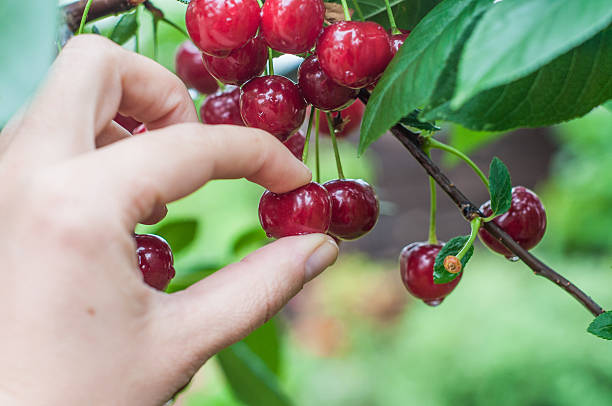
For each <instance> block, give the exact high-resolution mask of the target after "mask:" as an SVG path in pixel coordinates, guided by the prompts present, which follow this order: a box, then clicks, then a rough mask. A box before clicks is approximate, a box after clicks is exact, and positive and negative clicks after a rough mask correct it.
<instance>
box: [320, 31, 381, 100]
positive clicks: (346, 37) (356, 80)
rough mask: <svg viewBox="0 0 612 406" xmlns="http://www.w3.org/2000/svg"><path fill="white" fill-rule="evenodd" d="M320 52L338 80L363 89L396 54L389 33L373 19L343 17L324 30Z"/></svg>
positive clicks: (323, 61)
mask: <svg viewBox="0 0 612 406" xmlns="http://www.w3.org/2000/svg"><path fill="white" fill-rule="evenodd" d="M317 56H318V57H319V63H320V64H321V67H322V68H323V70H324V71H325V73H326V74H327V75H328V76H329V77H330V78H332V80H334V81H335V82H337V83H339V84H341V85H343V86H347V87H352V88H354V89H360V88H362V87H367V86H368V85H369V84H371V83H374V81H375V80H376V79H378V78H379V77H380V75H381V74H382V73H383V71H384V70H385V68H386V67H387V65H388V64H389V61H390V60H391V58H392V57H393V54H392V52H391V44H390V41H389V34H387V32H386V31H385V29H384V28H383V27H381V26H380V25H378V24H376V23H374V22H371V21H340V22H337V23H334V24H332V25H330V26H328V27H326V28H325V29H324V30H323V33H322V34H321V36H320V37H319V40H318V42H317Z"/></svg>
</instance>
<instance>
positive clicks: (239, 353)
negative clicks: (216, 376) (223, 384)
mask: <svg viewBox="0 0 612 406" xmlns="http://www.w3.org/2000/svg"><path fill="white" fill-rule="evenodd" d="M217 359H218V360H219V364H220V365H221V369H222V370H223V373H224V374H225V377H226V379H227V382H228V383H229V385H230V387H231V388H232V391H233V392H234V395H235V396H236V398H238V399H239V400H241V401H242V402H244V403H246V404H247V405H249V406H261V405H265V406H289V405H291V404H292V403H291V401H290V400H289V398H288V397H287V395H285V394H284V393H283V391H282V390H281V388H280V385H279V382H278V379H277V378H276V376H275V375H274V374H273V373H272V371H270V369H269V368H268V367H267V366H266V364H265V363H264V362H263V361H262V360H261V358H259V357H258V356H257V355H256V354H255V353H254V352H253V351H252V350H251V349H250V348H249V346H248V345H246V344H245V343H243V342H238V343H236V344H234V345H232V346H230V347H228V348H226V349H224V350H222V351H221V352H219V353H218V354H217Z"/></svg>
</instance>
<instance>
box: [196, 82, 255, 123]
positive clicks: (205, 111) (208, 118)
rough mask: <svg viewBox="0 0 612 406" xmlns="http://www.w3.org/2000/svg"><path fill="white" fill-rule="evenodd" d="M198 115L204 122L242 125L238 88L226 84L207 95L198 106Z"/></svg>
mask: <svg viewBox="0 0 612 406" xmlns="http://www.w3.org/2000/svg"><path fill="white" fill-rule="evenodd" d="M200 117H202V122H203V123H205V124H233V125H241V126H244V122H243V121H242V117H241V116H240V88H238V87H234V86H231V87H230V86H228V88H227V89H225V90H224V91H222V92H217V93H215V94H212V95H210V96H208V97H207V98H206V100H204V103H203V104H202V106H201V107H200Z"/></svg>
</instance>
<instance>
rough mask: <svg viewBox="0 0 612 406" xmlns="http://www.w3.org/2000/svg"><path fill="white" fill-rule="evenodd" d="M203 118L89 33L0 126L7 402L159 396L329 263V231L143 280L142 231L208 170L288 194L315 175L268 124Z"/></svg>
mask: <svg viewBox="0 0 612 406" xmlns="http://www.w3.org/2000/svg"><path fill="white" fill-rule="evenodd" d="M117 111H119V112H121V113H122V114H125V115H129V116H132V117H135V118H136V119H138V120H139V121H142V122H144V123H146V125H147V128H148V129H149V131H148V132H147V133H146V134H143V135H140V136H133V137H131V136H130V135H129V134H128V133H127V132H126V131H125V130H123V129H122V128H121V127H120V126H118V125H117V124H116V123H114V122H113V121H112V118H113V117H114V116H115V113H116V112H117ZM196 122H197V116H196V112H195V109H194V106H193V103H192V101H191V99H190V97H189V95H188V93H187V91H186V89H185V87H184V86H183V85H182V83H181V82H180V81H179V80H178V79H177V78H176V77H175V76H174V75H172V74H171V73H169V72H168V71H166V70H165V69H164V68H162V67H161V66H160V65H158V64H156V63H155V62H153V61H152V60H150V59H147V58H145V57H143V56H140V55H136V54H133V53H130V52H128V51H126V50H124V49H122V48H120V47H118V46H116V45H114V44H112V43H111V42H110V41H108V40H106V39H103V38H101V37H98V36H86V35H83V36H78V37H76V38H75V39H73V40H71V41H70V42H69V43H68V44H67V45H66V47H65V48H64V50H63V51H62V53H61V54H60V56H59V57H58V59H57V60H56V62H55V65H54V67H53V69H52V71H51V73H50V75H49V77H48V80H47V83H46V84H45V85H44V87H43V88H42V89H41V91H40V92H39V94H38V95H37V96H36V97H35V98H34V99H33V101H32V102H31V103H30V104H29V105H28V106H27V107H26V108H25V110H24V111H22V112H21V113H19V114H18V115H17V116H16V117H15V118H14V119H13V120H12V121H11V122H10V123H9V124H8V125H7V127H6V128H5V129H4V130H3V132H2V134H1V135H0V184H1V185H2V195H1V196H0V213H2V216H3V221H2V227H1V228H0V241H2V242H3V243H2V245H1V246H0V275H1V277H2V283H1V284H0V298H1V303H0V325H2V328H1V329H0V343H1V345H0V359H1V360H2V371H1V372H0V404H2V405H5V404H6V405H12V404H24V405H39V404H40V405H42V404H44V405H50V404H62V405H73V404H74V405H77V404H78V405H101V404H104V405H108V404H113V405H155V404H163V403H164V402H165V401H166V400H168V399H169V398H170V397H171V396H172V395H173V394H174V393H175V392H176V391H177V390H178V389H180V388H181V387H182V386H184V385H185V384H186V383H187V382H188V381H189V380H190V378H191V377H192V376H193V374H194V373H195V372H196V371H197V370H198V369H199V367H200V366H201V365H202V364H203V363H204V362H205V361H206V360H207V359H208V358H210V357H211V356H212V355H213V354H215V353H216V352H217V351H219V350H220V349H222V348H224V347H226V346H228V345H230V344H232V343H233V342H235V341H237V340H240V339H241V338H242V337H244V336H245V335H247V334H248V333H249V332H250V331H251V330H253V329H254V328H256V327H257V326H259V325H261V324H262V323H263V322H265V321H266V320H267V319H269V318H270V317H271V316H272V315H273V314H274V313H276V312H277V311H278V310H279V309H280V308H281V307H282V306H283V305H284V304H285V303H286V302H287V300H289V299H290V298H291V297H292V296H293V295H295V294H296V293H297V292H298V291H299V290H300V289H301V287H302V286H303V284H304V283H306V282H307V281H309V280H310V279H312V278H313V277H314V276H316V275H317V274H319V273H320V272H321V271H322V270H323V269H324V268H326V267H327V266H329V265H330V264H332V263H333V262H334V261H335V259H336V256H337V253H338V247H337V246H336V244H335V243H334V242H333V240H332V239H331V238H329V237H328V236H325V235H322V234H311V235H307V236H300V237H287V238H282V239H280V240H278V241H276V242H274V243H272V244H269V245H268V246H266V247H264V248H262V249H260V250H258V251H256V252H255V253H253V254H251V255H249V256H248V257H247V258H245V259H244V260H243V261H241V262H240V263H236V264H233V265H230V266H228V267H226V268H224V269H222V270H220V271H218V272H217V273H215V274H214V275H212V276H210V277H208V278H206V279H205V280H203V281H201V282H199V283H197V284H195V285H194V286H192V287H190V288H189V289H187V290H185V291H182V292H178V293H175V294H171V295H168V294H164V293H161V292H158V291H155V290H154V289H152V288H150V287H148V286H147V285H145V284H144V282H143V281H142V277H141V274H140V271H139V269H138V266H137V263H136V253H135V250H136V246H135V243H134V240H133V238H132V233H133V230H134V226H135V225H136V224H137V223H139V222H149V223H150V222H156V221H158V220H160V219H161V218H163V216H164V215H165V204H166V203H168V202H171V201H174V200H177V199H179V198H181V197H183V196H185V195H187V194H189V193H191V192H193V191H195V190H196V189H198V188H199V187H200V186H202V185H203V184H205V183H206V182H207V181H208V180H210V179H225V178H240V177H246V178H247V179H249V180H250V181H253V182H256V183H258V184H260V185H262V186H264V187H266V188H268V189H270V190H272V191H274V192H277V193H281V192H287V191H289V190H292V189H295V188H297V187H299V186H301V185H303V184H305V183H307V182H308V181H309V180H310V177H311V173H310V171H309V170H308V168H307V167H306V166H304V165H303V164H302V163H301V162H299V161H298V160H297V159H295V158H294V157H293V155H292V154H291V153H290V152H289V151H288V150H287V149H286V148H285V147H284V146H283V145H282V144H281V143H280V142H279V141H278V140H276V139H275V138H274V137H272V136H270V135H269V134H266V133H264V132H262V131H259V130H255V129H247V128H240V127H230V126H204V125H202V124H198V123H196ZM96 147H98V149H96Z"/></svg>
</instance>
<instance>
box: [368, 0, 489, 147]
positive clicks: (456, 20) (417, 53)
mask: <svg viewBox="0 0 612 406" xmlns="http://www.w3.org/2000/svg"><path fill="white" fill-rule="evenodd" d="M490 3H491V1H490V0H445V1H443V2H442V3H440V4H438V5H437V6H436V7H435V8H434V9H433V10H431V11H430V12H429V14H427V15H426V16H425V18H423V19H422V20H421V22H419V24H418V25H417V26H416V28H415V29H414V30H413V31H412V33H411V34H410V36H408V38H407V39H406V41H405V42H404V45H402V47H401V48H400V50H399V51H398V53H397V55H395V57H394V58H393V59H392V60H391V63H389V66H388V67H387V69H386V70H385V73H384V74H383V76H382V77H381V79H380V80H379V82H378V84H377V85H376V88H375V89H374V92H373V93H372V96H371V97H370V100H369V102H368V105H367V108H366V110H365V114H364V116H363V121H362V124H361V138H360V141H359V153H360V154H362V153H363V152H364V151H365V150H366V148H367V147H368V146H369V145H370V144H371V143H372V142H374V141H376V140H377V139H378V138H379V137H380V136H381V135H382V134H383V133H385V131H387V130H388V129H389V128H390V127H391V126H392V125H394V124H395V123H397V122H398V121H399V120H401V118H402V117H404V116H406V115H407V114H410V113H411V112H412V111H414V110H415V109H416V108H419V107H420V106H423V105H425V104H426V103H427V101H428V100H429V99H430V97H431V96H432V94H433V93H434V91H435V89H436V82H437V81H438V78H439V77H440V75H441V74H442V72H443V70H444V68H445V66H446V63H447V60H448V58H449V56H450V54H451V52H452V51H453V49H454V48H455V47H456V46H458V45H459V44H461V40H462V39H463V34H464V32H465V31H466V29H468V27H470V26H471V25H472V23H473V22H474V20H475V19H476V18H477V17H478V16H479V15H480V14H481V13H482V12H483V11H484V10H485V9H486V8H487V7H488V6H489V5H490Z"/></svg>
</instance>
